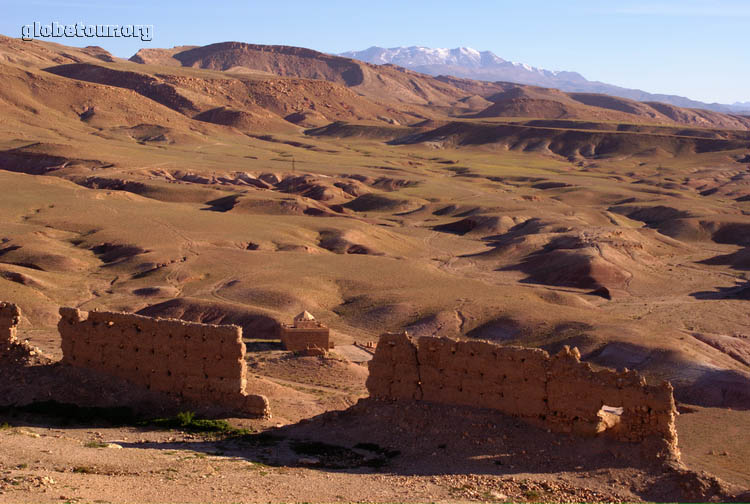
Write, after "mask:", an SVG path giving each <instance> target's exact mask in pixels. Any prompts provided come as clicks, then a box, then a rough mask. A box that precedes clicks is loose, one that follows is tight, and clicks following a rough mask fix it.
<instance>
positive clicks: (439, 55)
mask: <svg viewBox="0 0 750 504" xmlns="http://www.w3.org/2000/svg"><path fill="white" fill-rule="evenodd" d="M339 56H343V57H345V58H353V59H357V60H360V61H365V62H367V63H373V64H376V65H383V64H387V63H390V64H393V65H398V66H401V67H405V68H409V69H411V70H414V71H417V72H422V73H426V74H429V75H452V76H454V77H463V78H467V79H477V80H485V81H506V82H516V83H519V84H530V85H534V86H543V87H551V88H557V89H560V90H562V91H567V92H578V93H602V94H609V95H613V96H620V97H623V98H630V99H632V100H638V101H659V102H664V103H670V104H672V105H676V106H678V107H688V108H705V109H710V110H716V111H718V112H724V113H731V112H740V113H743V112H745V113H746V111H747V110H749V109H750V104H749V103H735V104H733V105H722V104H718V103H710V104H709V103H703V102H699V101H695V100H691V99H689V98H685V97H682V96H675V95H665V94H652V93H647V92H646V91H641V90H640V89H628V88H623V87H619V86H615V85H612V84H606V83H604V82H598V81H589V80H587V79H586V78H584V77H583V76H582V75H581V74H579V73H577V72H570V71H556V70H546V69H543V68H537V67H533V66H531V65H527V64H525V63H516V62H513V61H507V60H504V59H503V58H501V57H499V56H497V55H495V54H494V53H492V52H491V51H477V50H476V49H472V48H470V47H457V48H455V49H434V48H430V47H421V46H411V47H392V48H388V49H386V48H384V47H375V46H373V47H370V48H369V49H365V50H364V51H348V52H345V53H341V54H339Z"/></svg>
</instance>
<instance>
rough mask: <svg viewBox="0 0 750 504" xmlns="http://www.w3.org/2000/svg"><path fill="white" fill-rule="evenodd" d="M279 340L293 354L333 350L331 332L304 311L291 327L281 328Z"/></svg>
mask: <svg viewBox="0 0 750 504" xmlns="http://www.w3.org/2000/svg"><path fill="white" fill-rule="evenodd" d="M279 339H281V344H282V345H284V348H286V349H287V350H290V351H292V352H303V351H306V350H308V349H313V348H316V349H319V350H323V351H327V350H328V349H329V348H333V343H331V342H330V330H329V329H328V327H326V326H325V325H323V324H322V323H321V322H318V321H317V320H315V317H313V316H312V314H311V313H310V312H308V311H303V312H302V313H300V314H299V315H297V316H296V317H294V321H293V323H292V324H291V325H288V324H281V325H280V326H279Z"/></svg>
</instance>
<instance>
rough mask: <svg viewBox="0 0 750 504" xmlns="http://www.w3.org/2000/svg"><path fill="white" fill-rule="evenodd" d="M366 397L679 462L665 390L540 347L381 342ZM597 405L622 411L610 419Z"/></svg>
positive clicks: (397, 337)
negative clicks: (647, 443) (631, 445)
mask: <svg viewBox="0 0 750 504" xmlns="http://www.w3.org/2000/svg"><path fill="white" fill-rule="evenodd" d="M367 389H368V390H369V392H370V395H371V396H373V397H375V398H381V399H418V400H419V399H421V400H426V401H433V402H438V403H446V404H458V405H467V406H476V407H482V408H490V409H495V410H498V411H501V412H503V413H507V414H510V415H515V416H518V417H521V418H523V419H525V420H527V421H529V422H531V423H535V424H537V425H540V426H542V427H544V428H547V429H551V430H554V431H557V432H572V433H576V434H582V435H593V434H598V433H600V432H603V431H605V430H607V428H608V427H611V428H610V429H609V430H607V432H608V433H610V434H612V435H613V436H615V437H616V438H617V439H620V440H623V441H644V440H646V439H651V440H655V441H656V450H657V452H658V453H659V454H663V455H671V456H674V457H678V456H679V452H678V450H677V433H676V430H675V425H674V420H675V415H676V408H675V404H674V399H673V396H672V386H671V385H670V384H669V383H668V382H663V383H662V384H661V385H657V386H654V385H647V384H646V381H645V379H644V378H643V377H641V376H640V375H639V374H638V373H637V372H635V371H625V372H621V373H618V372H615V371H612V370H608V369H605V370H600V371H594V370H593V368H592V367H591V365H590V364H588V363H583V362H581V361H580V355H579V353H578V351H577V349H573V350H572V351H571V350H570V349H568V348H567V347H566V348H565V349H564V350H563V351H561V352H560V353H559V354H557V355H555V356H550V355H549V354H548V353H547V352H545V351H544V350H540V349H533V348H520V347H504V346H499V345H495V344H493V343H489V342H484V341H456V340H452V339H449V338H434V337H423V338H420V339H419V340H418V342H415V341H413V340H412V339H411V338H409V337H408V336H407V335H406V334H405V333H403V334H385V335H383V336H381V339H380V342H379V343H378V346H377V351H376V352H375V356H374V358H373V360H372V361H371V362H370V377H369V378H368V380H367ZM603 405H607V406H613V407H622V414H621V415H619V419H615V420H617V421H613V419H612V418H605V416H606V414H601V413H600V410H601V408H602V406H603Z"/></svg>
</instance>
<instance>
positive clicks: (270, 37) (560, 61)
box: [0, 0, 750, 103]
mask: <svg viewBox="0 0 750 504" xmlns="http://www.w3.org/2000/svg"><path fill="white" fill-rule="evenodd" d="M34 21H38V22H40V23H43V24H48V23H51V22H53V21H57V22H60V23H65V24H72V23H77V22H83V23H85V24H149V25H153V26H154V32H153V34H154V36H153V40H152V41H150V42H143V41H141V40H140V39H107V38H99V39H96V38H94V39H87V38H62V39H46V40H55V41H57V42H60V43H64V44H68V45H77V46H84V45H100V46H102V47H104V48H105V49H107V50H109V51H110V52H112V53H113V54H115V55H116V56H122V57H129V56H131V55H132V54H133V53H135V52H136V51H137V50H138V49H140V48H141V47H172V46H175V45H184V44H190V45H204V44H210V43H213V42H222V41H227V40H237V41H241V42H252V43H260V44H285V45H295V46H303V47H309V48H311V49H317V50H320V51H324V52H332V53H336V52H343V51H347V50H357V49H365V48H367V47H369V46H372V45H379V46H385V47H394V46H401V45H424V46H429V47H451V48H452V47H458V46H468V47H473V48H475V49H479V50H490V51H492V52H494V53H495V54H497V55H498V56H500V57H502V58H505V59H509V60H513V61H519V62H522V63H528V64H530V65H534V66H539V67H543V68H547V69H550V70H572V71H577V72H580V73H581V74H583V75H584V77H586V78H587V79H590V80H600V81H603V82H607V83H609V84H616V85H620V86H624V87H632V88H638V89H643V90H645V91H649V92H652V93H668V94H678V95H682V96H687V97H690V98H693V99H697V100H701V101H707V102H714V101H716V102H721V103H732V102H735V101H750V49H748V47H749V46H750V38H749V37H748V33H750V0H713V1H709V0H663V1H653V2H646V1H640V0H635V1H627V0H621V1H613V0H600V1H593V0H549V1H548V0H526V1H519V0H496V1H469V0H467V1H457V0H453V1H442V0H433V1H429V2H428V1H421V0H413V1H403V0H402V1H398V2H396V1H390V0H380V1H378V2H374V1H369V2H365V1H357V0H348V1H344V0H331V1H323V0H318V1H312V0H307V1H297V0H285V1H276V2H274V1H269V0H264V1H262V2H261V1H254V0H249V1H244V2H243V1H225V2H221V1H218V0H214V1H213V2H206V1H202V2H190V1H182V2H177V1H171V0H170V1H158V0H151V1H144V0H134V1H131V2H127V3H117V2H110V3H109V5H107V4H104V2H101V1H94V0H68V1H66V0H62V1H53V0H24V1H19V0H2V16H0V33H2V34H4V35H9V36H14V37H20V36H21V26H22V25H24V24H31V23H33V22H34Z"/></svg>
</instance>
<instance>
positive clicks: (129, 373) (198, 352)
mask: <svg viewBox="0 0 750 504" xmlns="http://www.w3.org/2000/svg"><path fill="white" fill-rule="evenodd" d="M60 315H61V317H62V318H61V319H60V322H59V324H58V329H59V331H60V336H61V337H62V350H63V362H64V363H67V364H70V365H73V366H78V367H83V368H88V369H94V370H97V371H101V372H104V373H108V374H111V375H114V376H117V377H119V378H123V379H126V380H128V381H130V382H132V383H135V384H138V385H142V386H144V387H147V388H149V389H150V390H155V391H160V392H167V393H169V394H173V395H175V396H179V397H181V398H183V399H185V400H187V401H189V402H192V403H197V404H200V403H206V404H212V405H217V406H222V407H225V408H227V409H229V410H231V411H237V412H239V413H243V414H247V415H255V416H268V414H269V407H268V400H267V399H266V398H265V397H264V396H261V395H252V394H248V393H247V392H246V391H245V387H246V384H247V380H246V365H245V345H244V343H243V342H242V329H241V328H239V327H237V326H217V325H207V324H197V323H191V322H183V321H181V320H169V319H155V318H150V317H143V316H140V315H132V314H125V313H111V312H96V311H93V312H84V311H80V310H77V309H75V308H61V309H60Z"/></svg>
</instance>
